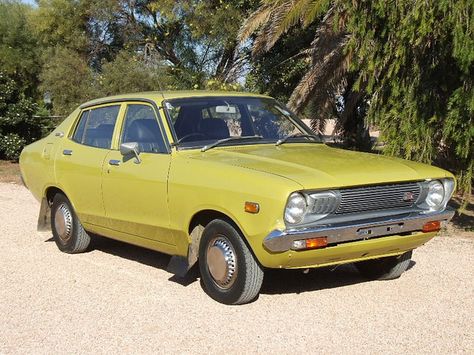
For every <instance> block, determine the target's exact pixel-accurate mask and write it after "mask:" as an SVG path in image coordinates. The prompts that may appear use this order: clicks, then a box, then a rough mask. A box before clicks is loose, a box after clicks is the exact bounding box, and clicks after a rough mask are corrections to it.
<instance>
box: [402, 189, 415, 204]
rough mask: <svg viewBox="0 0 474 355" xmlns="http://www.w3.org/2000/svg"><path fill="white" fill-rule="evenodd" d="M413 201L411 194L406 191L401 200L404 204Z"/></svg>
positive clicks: (413, 197)
mask: <svg viewBox="0 0 474 355" xmlns="http://www.w3.org/2000/svg"><path fill="white" fill-rule="evenodd" d="M414 199H415V196H414V195H413V192H410V191H407V192H405V193H404V194H403V198H402V200H403V201H405V202H412V201H413V200H414Z"/></svg>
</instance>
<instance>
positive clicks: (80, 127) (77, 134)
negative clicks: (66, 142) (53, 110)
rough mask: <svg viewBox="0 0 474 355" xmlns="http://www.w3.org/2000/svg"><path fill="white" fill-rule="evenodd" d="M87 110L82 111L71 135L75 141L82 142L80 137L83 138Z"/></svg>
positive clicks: (87, 114)
mask: <svg viewBox="0 0 474 355" xmlns="http://www.w3.org/2000/svg"><path fill="white" fill-rule="evenodd" d="M89 112H90V111H89V110H87V111H84V112H83V113H82V114H81V118H80V119H79V123H78V124H77V127H76V131H75V132H74V135H73V136H72V140H73V141H75V142H77V143H82V139H83V138H84V130H85V128H86V123H87V118H88V117H89Z"/></svg>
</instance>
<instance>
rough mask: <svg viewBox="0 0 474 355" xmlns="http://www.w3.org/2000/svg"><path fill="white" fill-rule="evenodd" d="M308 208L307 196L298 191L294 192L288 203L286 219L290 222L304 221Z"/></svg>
mask: <svg viewBox="0 0 474 355" xmlns="http://www.w3.org/2000/svg"><path fill="white" fill-rule="evenodd" d="M307 208H308V205H307V204H306V198H305V197H304V196H303V195H302V194H300V193H298V192H294V193H292V194H291V195H290V198H289V199H288V202H287V204H286V208H285V221H286V222H288V223H290V224H296V223H300V222H301V221H303V218H304V215H305V214H306V210H307Z"/></svg>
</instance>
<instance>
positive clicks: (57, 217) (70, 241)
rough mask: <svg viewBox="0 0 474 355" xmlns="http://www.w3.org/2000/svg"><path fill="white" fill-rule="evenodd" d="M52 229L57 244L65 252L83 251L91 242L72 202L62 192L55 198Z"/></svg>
mask: <svg viewBox="0 0 474 355" xmlns="http://www.w3.org/2000/svg"><path fill="white" fill-rule="evenodd" d="M51 229H52V230H53V238H54V241H55V242H56V245H57V246H58V248H59V250H61V251H63V252H65V253H69V254H75V253H81V252H83V251H85V250H86V249H87V247H88V246H89V244H90V241H91V238H90V236H89V235H88V234H87V232H86V231H85V230H84V228H83V227H82V224H81V222H80V221H79V219H78V218H77V216H76V213H75V212H74V209H73V208H72V206H71V203H70V202H69V200H68V199H67V197H66V196H64V195H63V194H60V193H58V194H56V195H55V196H54V198H53V206H52V207H51Z"/></svg>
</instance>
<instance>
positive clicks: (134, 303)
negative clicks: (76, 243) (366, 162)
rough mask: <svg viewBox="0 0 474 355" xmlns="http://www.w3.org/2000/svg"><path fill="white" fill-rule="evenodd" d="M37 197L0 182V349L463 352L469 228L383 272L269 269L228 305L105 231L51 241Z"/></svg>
mask: <svg viewBox="0 0 474 355" xmlns="http://www.w3.org/2000/svg"><path fill="white" fill-rule="evenodd" d="M38 206H39V205H38V203H37V202H36V201H35V200H34V199H33V198H32V196H31V195H30V194H29V192H28V191H27V190H26V189H25V188H23V187H21V186H18V185H13V184H0V281H1V286H0V315H1V319H0V353H110V352H127V353H131V352H133V353H150V352H166V353H169V352H192V353H194V352H199V353H208V352H211V353H242V352H244V351H245V352H252V353H254V352H258V353H267V352H270V353H295V352H296V353H303V352H311V353H366V352H369V353H382V352H389V353H401V352H402V351H403V352H409V353H436V354H438V353H456V352H466V353H471V354H472V353H474V330H473V329H474V238H473V239H471V238H466V239H461V238H448V237H443V236H441V237H438V238H436V239H435V240H433V241H431V242H430V243H428V244H427V245H426V246H424V247H422V248H420V249H418V250H416V251H415V253H414V264H413V265H412V267H411V269H410V270H408V271H407V272H406V273H405V274H404V275H403V276H402V277H401V278H400V279H398V280H395V281H386V282H365V281H364V280H362V279H361V278H360V277H359V276H358V274H357V273H356V272H355V271H354V269H353V268H352V267H351V266H344V267H339V268H337V269H336V270H331V269H319V270H313V271H311V272H310V273H309V274H307V275H304V274H302V273H301V272H289V271H283V272H271V273H268V274H266V276H265V280H264V286H263V290H262V295H261V296H260V298H259V299H258V300H257V301H255V302H254V303H252V304H249V305H245V306H236V307H229V306H224V305H221V304H218V303H216V302H214V301H213V300H211V299H210V298H209V297H207V296H206V295H205V294H204V292H203V291H202V290H201V287H200V285H199V281H198V280H197V281H196V280H193V278H189V279H188V280H186V282H181V283H178V282H176V280H174V279H173V278H172V277H171V276H172V275H170V274H169V273H167V272H166V270H165V268H166V264H167V262H168V260H169V257H167V256H165V255H162V254H159V253H155V252H151V251H147V250H144V249H140V248H135V247H131V246H127V245H125V244H122V243H118V242H114V241H109V240H105V239H104V240H100V241H98V242H96V248H95V249H94V250H93V251H91V252H88V253H85V254H81V255H66V254H62V253H60V252H59V251H58V250H57V248H56V246H55V244H54V242H52V241H51V240H50V237H51V236H50V235H49V234H48V233H38V232H36V229H35V227H36V218H37V212H38Z"/></svg>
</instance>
